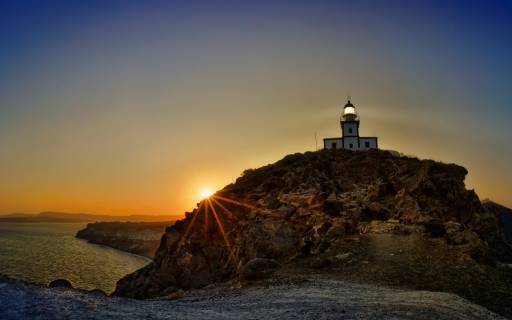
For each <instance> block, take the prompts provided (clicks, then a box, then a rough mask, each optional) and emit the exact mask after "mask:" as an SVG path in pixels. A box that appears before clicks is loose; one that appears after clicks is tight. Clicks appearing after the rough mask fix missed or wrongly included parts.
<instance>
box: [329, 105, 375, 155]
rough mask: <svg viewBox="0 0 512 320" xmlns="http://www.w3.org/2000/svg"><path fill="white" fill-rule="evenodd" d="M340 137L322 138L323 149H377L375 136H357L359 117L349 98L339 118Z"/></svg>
mask: <svg viewBox="0 0 512 320" xmlns="http://www.w3.org/2000/svg"><path fill="white" fill-rule="evenodd" d="M340 124H341V137H340V138H326V139H324V148H325V149H348V150H368V149H377V148H378V144H377V137H360V136H359V117H358V115H357V112H356V107H355V106H354V105H353V104H352V102H350V98H349V99H348V101H347V103H346V104H345V106H344V107H343V114H342V116H341V120H340Z"/></svg>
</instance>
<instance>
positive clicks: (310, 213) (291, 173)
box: [114, 150, 512, 313]
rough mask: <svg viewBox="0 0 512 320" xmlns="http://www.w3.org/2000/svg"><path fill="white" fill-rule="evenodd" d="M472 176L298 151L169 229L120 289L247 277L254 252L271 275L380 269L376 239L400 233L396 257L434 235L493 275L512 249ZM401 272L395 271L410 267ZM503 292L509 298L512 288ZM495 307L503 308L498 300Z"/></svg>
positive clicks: (382, 157)
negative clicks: (367, 244)
mask: <svg viewBox="0 0 512 320" xmlns="http://www.w3.org/2000/svg"><path fill="white" fill-rule="evenodd" d="M466 174H467V171H466V169H464V168H463V167H460V166H458V165H454V164H444V163H439V162H435V161H432V160H419V159H416V158H409V157H395V156H393V155H391V154H390V153H387V152H384V151H378V150H371V151H367V152H351V151H346V150H322V151H318V152H308V153H305V154H294V155H289V156H287V157H285V158H284V159H282V160H280V161H278V162H276V163H275V164H272V165H268V166H265V167H262V168H259V169H254V170H247V171H245V172H244V173H243V175H242V176H241V177H240V178H238V179H237V180H236V182H235V183H233V184H230V185H228V186H226V187H225V188H223V189H222V190H220V191H218V192H217V193H216V194H215V195H214V196H213V197H212V198H211V199H209V200H206V201H203V202H201V203H200V204H198V207H197V208H196V209H194V210H193V211H192V212H188V213H186V218H185V219H183V220H181V221H178V222H176V224H175V225H174V226H171V227H168V228H167V229H166V232H165V234H164V236H163V237H162V241H161V244H160V247H159V249H158V251H157V254H156V257H155V260H154V262H153V263H152V264H150V265H148V266H147V267H145V268H143V269H141V270H139V271H137V272H135V273H133V274H131V275H128V276H126V277H125V278H123V279H121V280H120V281H119V282H118V284H117V289H116V291H115V293H114V294H115V295H120V296H128V297H134V298H149V297H157V296H162V295H167V294H169V293H172V292H175V291H177V290H180V289H193V288H201V287H204V286H206V285H209V284H213V283H219V282H223V281H227V280H230V279H241V281H242V282H243V281H244V278H246V276H247V275H246V272H245V271H246V270H254V269H255V270H256V273H258V272H259V269H258V268H257V267H256V268H255V267H254V265H253V266H252V267H251V265H252V264H254V263H255V262H254V261H255V259H266V260H272V262H271V263H270V262H268V261H267V262H268V263H261V265H262V266H263V267H262V268H263V269H264V270H267V269H269V266H273V267H271V268H270V269H269V270H268V272H263V274H265V276H268V275H270V274H272V272H274V271H275V270H276V269H278V268H276V267H275V266H276V265H279V266H282V267H283V270H292V272H295V271H297V270H298V269H300V268H302V269H301V270H302V271H301V272H305V273H306V274H307V273H308V272H310V271H311V270H318V269H320V270H327V269H328V270H332V272H333V273H336V272H337V273H338V274H347V273H346V272H342V271H343V270H341V269H339V268H348V267H350V265H351V263H352V264H354V263H360V264H362V265H361V266H367V269H371V268H370V267H373V265H372V264H371V263H370V262H371V261H370V262H369V260H372V259H373V260H377V259H380V258H379V257H377V254H376V252H377V251H376V250H375V248H376V245H375V243H377V244H378V245H382V243H383V242H382V241H381V240H377V241H375V239H377V238H375V237H379V236H386V237H387V236H391V238H389V239H390V241H394V242H393V250H395V249H396V250H395V251H396V255H397V256H400V253H401V252H404V250H405V249H404V250H402V248H401V245H402V243H403V244H404V245H405V243H407V242H408V241H409V240H408V239H418V240H417V241H420V242H418V243H423V242H422V241H431V242H432V243H433V244H434V245H435V246H437V247H436V248H441V249H442V250H444V251H442V252H443V254H444V252H445V251H446V250H448V251H450V250H451V251H453V253H451V254H450V255H447V254H446V255H444V256H443V257H444V258H443V259H445V260H449V259H452V258H451V257H453V259H454V261H453V262H454V263H457V265H460V266H461V267H466V266H470V267H471V268H472V269H471V270H473V269H474V270H476V271H475V272H481V273H482V274H483V275H485V277H483V278H486V279H487V278H488V277H487V274H488V273H493V272H494V271H493V270H494V269H492V268H495V267H496V266H500V268H501V266H502V265H503V263H504V262H508V263H510V261H511V260H512V259H511V252H510V250H509V249H510V248H508V249H507V246H506V245H504V241H503V238H502V236H501V233H500V232H499V230H498V229H499V228H498V223H497V219H496V217H495V216H494V215H492V214H487V213H485V212H484V210H483V208H482V205H481V204H480V201H479V199H478V197H477V195H476V194H475V192H474V191H472V190H466V188H465V185H464V178H465V176H466ZM418 237H419V238H418ZM354 239H355V241H353V240H354ZM364 239H370V240H371V239H373V241H374V242H372V243H374V244H373V247H372V248H373V249H371V250H367V252H365V254H369V253H372V252H373V256H371V257H368V256H363V257H362V258H361V259H358V260H357V261H355V262H354V260H355V257H357V256H358V255H357V254H353V252H355V250H357V247H361V245H359V244H357V245H355V246H352V247H350V246H349V245H348V244H349V243H353V242H358V241H361V240H364ZM378 239H380V238H378ZM386 239H388V238H386ZM397 239H398V240H397ZM425 239H426V240H425ZM364 241H366V240H364ZM415 241H416V240H415ZM415 247H416V246H415ZM415 247H414V248H415ZM347 248H349V250H347ZM453 248H455V250H453ZM497 248H499V250H498V249H497ZM381 249H382V248H381ZM445 249H446V250H445ZM372 250H373V251H372ZM395 251H393V252H391V253H390V254H391V255H395ZM451 251H450V252H451ZM423 254H424V253H420V254H419V256H421V255H423ZM425 254H426V255H427V254H428V253H425ZM406 258H409V257H406ZM434 260H435V257H434ZM256 261H257V260H256ZM379 261H380V262H381V263H383V265H382V266H379V269H377V270H380V269H383V270H386V265H384V264H385V263H388V264H392V263H393V264H396V263H397V262H396V261H392V262H389V261H387V260H382V259H381V260H379ZM439 261H440V262H442V264H443V268H444V267H446V268H451V267H450V265H451V261H444V260H439ZM445 262H447V264H448V266H445V265H444V264H445ZM422 264H423V265H424V262H423V263H422ZM332 265H334V266H335V267H334V268H333V267H332ZM347 266H348V267H347ZM437 266H438V264H435V265H434V267H437ZM480 266H482V267H480ZM265 268H267V269H265ZM329 268H330V269H329ZM488 268H491V269H488ZM496 268H498V267H496ZM398 269H399V270H398V271H397V270H394V271H393V272H395V273H399V272H402V271H403V270H406V269H407V266H404V265H400V268H398ZM412 269H414V268H412ZM354 270H361V267H358V268H356V269H354ZM482 270H483V271H482ZM500 270H501V269H500ZM507 270H508V269H507ZM354 272H355V271H354ZM411 272H418V271H417V270H415V271H411ZM424 273H425V274H426V273H427V272H426V271H425V272H424ZM505 273H506V277H508V271H505ZM250 277H251V275H249V278H250ZM500 277H501V275H500V276H496V282H497V283H505V288H504V289H503V288H502V287H500V289H499V292H500V293H501V292H502V291H506V289H507V288H508V286H509V285H510V283H512V281H511V282H507V281H509V280H510V279H512V278H510V279H509V278H506V279H507V280H506V281H502V278H500ZM493 279H494V278H493ZM363 280H368V279H363ZM373 280H379V279H373ZM421 285H423V284H421ZM487 285H489V284H488V283H487V282H485V281H484V282H482V286H487ZM427 289H430V288H428V286H427ZM442 289H443V288H441V290H442ZM501 289H503V290H501ZM462 290H464V289H462ZM448 291H455V292H457V290H455V289H454V290H450V289H448ZM457 293H459V294H460V292H457ZM463 293H464V292H463ZM463 295H464V294H463ZM504 295H505V296H506V298H507V299H510V294H508V295H507V294H506V293H504ZM475 300H478V299H475ZM505 300H506V299H505ZM507 301H510V300H507ZM495 309H499V310H500V311H501V309H500V308H499V306H498V307H496V308H495ZM505 313H506V311H505Z"/></svg>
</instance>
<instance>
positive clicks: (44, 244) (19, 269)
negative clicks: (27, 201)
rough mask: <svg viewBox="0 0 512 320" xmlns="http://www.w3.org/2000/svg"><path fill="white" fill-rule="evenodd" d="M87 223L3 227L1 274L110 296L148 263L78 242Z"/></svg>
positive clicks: (0, 252) (136, 257)
mask: <svg viewBox="0 0 512 320" xmlns="http://www.w3.org/2000/svg"><path fill="white" fill-rule="evenodd" d="M85 225H86V224H85V223H0V273H3V274H6V275H8V276H11V277H13V278H18V279H22V280H26V281H30V282H34V283H38V284H48V283H49V282H50V281H52V280H54V279H57V278H64V279H68V280H69V281H70V282H71V283H72V284H73V286H74V287H76V288H82V289H88V290H91V289H96V288H97V289H101V290H103V291H105V292H107V293H110V292H112V291H113V290H114V289H115V284H116V282H117V280H119V279H120V278H121V277H123V276H124V275H126V274H128V273H131V272H133V271H135V270H137V269H139V268H141V267H143V266H144V265H146V264H147V263H149V260H148V259H145V258H142V257H139V256H135V255H131V254H128V253H124V252H122V251H118V250H115V249H111V248H107V247H103V246H98V245H94V244H89V243H87V242H86V241H84V240H80V239H76V238H75V234H76V232H77V231H78V230H80V229H82V228H84V227H85Z"/></svg>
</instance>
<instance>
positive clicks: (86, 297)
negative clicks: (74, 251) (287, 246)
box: [0, 279, 504, 320]
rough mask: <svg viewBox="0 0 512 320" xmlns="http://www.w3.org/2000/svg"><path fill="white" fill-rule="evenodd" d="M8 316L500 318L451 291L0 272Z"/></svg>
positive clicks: (0, 306)
mask: <svg viewBox="0 0 512 320" xmlns="http://www.w3.org/2000/svg"><path fill="white" fill-rule="evenodd" d="M0 302H1V303H0V315H1V318H2V319H3V320H11V319H280V320H284V319H432V320H444V319H446V320H457V319H469V320H471V319H475V320H476V319H504V318H502V317H500V316H498V315H496V314H494V313H492V312H490V311H488V310H487V309H485V308H483V307H480V306H477V305H474V304H471V303H470V302H468V301H466V300H464V299H462V298H460V297H458V296H455V295H453V294H447V293H439V292H427V291H404V290H392V289H386V288H382V287H375V286H369V285H357V284H353V283H350V282H344V281H334V280H316V281H306V282H302V283H299V284H285V285H277V286H272V287H266V288H263V287H251V288H248V289H223V290H221V291H219V290H215V289H210V290H199V291H196V292H193V293H191V294H190V295H189V296H185V297H184V298H182V299H179V300H145V301H141V300H139V301H137V300H132V299H126V298H118V297H102V296H99V295H94V294H90V293H86V292H82V291H77V290H68V291H62V290H52V289H48V288H41V287H36V286H33V285H28V284H24V283H21V282H15V281H11V280H6V279H0Z"/></svg>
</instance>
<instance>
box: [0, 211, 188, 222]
mask: <svg viewBox="0 0 512 320" xmlns="http://www.w3.org/2000/svg"><path fill="white" fill-rule="evenodd" d="M180 218H182V216H180V215H126V216H112V215H105V214H90V213H63V212H41V213H36V214H30V213H11V214H6V215H0V222H18V223H22V222H32V223H34V222H55V223H57V222H96V221H119V222H128V221H130V222H156V221H175V220H177V219H180Z"/></svg>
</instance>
